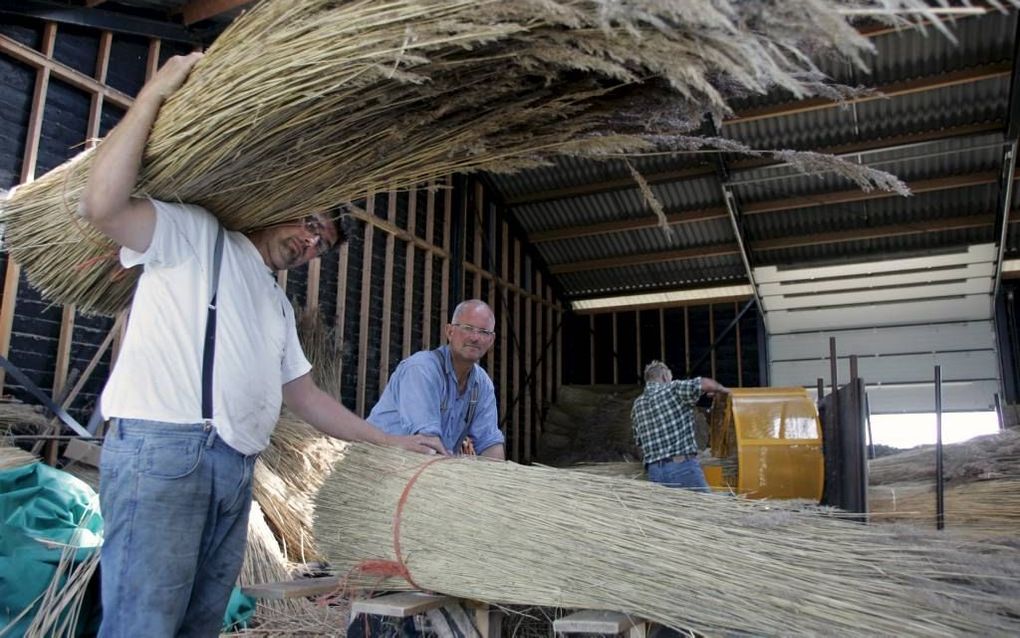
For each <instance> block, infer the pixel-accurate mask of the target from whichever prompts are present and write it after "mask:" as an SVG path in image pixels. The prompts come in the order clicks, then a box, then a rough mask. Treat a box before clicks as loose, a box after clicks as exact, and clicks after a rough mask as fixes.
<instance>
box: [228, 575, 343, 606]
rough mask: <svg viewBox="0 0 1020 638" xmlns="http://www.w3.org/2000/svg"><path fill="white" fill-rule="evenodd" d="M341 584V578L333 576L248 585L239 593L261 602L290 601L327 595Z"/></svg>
mask: <svg viewBox="0 0 1020 638" xmlns="http://www.w3.org/2000/svg"><path fill="white" fill-rule="evenodd" d="M343 583H344V579H343V578H340V577H334V576H330V577H326V578H300V579H298V580H285V581H279V582H272V583H262V584H259V585H248V586H247V587H242V588H241V593H243V594H245V595H246V596H251V597H252V598H258V599H261V600H290V599H294V598H308V597H309V596H322V595H324V594H329V593H331V592H334V591H336V590H337V589H338V588H339V587H340V586H341V585H343Z"/></svg>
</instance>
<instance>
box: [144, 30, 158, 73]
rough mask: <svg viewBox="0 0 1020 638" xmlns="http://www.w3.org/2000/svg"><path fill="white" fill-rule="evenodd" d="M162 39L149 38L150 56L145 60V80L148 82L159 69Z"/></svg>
mask: <svg viewBox="0 0 1020 638" xmlns="http://www.w3.org/2000/svg"><path fill="white" fill-rule="evenodd" d="M160 42H161V41H160V40H159V39H158V38H150V39H149V57H148V59H147V60H146V62H145V81H146V82H148V81H149V80H151V79H152V76H154V75H156V71H158V70H159V49H160V46H161V43H160Z"/></svg>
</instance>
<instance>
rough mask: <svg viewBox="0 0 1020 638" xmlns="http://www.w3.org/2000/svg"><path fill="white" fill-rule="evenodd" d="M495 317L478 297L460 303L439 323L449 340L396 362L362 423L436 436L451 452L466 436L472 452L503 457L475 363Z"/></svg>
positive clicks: (492, 401) (488, 384)
mask: <svg viewBox="0 0 1020 638" xmlns="http://www.w3.org/2000/svg"><path fill="white" fill-rule="evenodd" d="M495 326H496V318H495V316H494V315H493V313H492V309H491V308H489V306H488V304H486V303H485V302H484V301H481V300H478V299H469V300H468V301H464V302H461V303H460V304H459V305H458V306H457V307H456V308H455V309H454V311H453V318H452V319H451V320H450V323H448V324H446V326H445V327H444V332H445V334H446V340H447V342H448V344H449V345H445V346H442V347H440V348H437V349H435V350H423V351H421V352H418V353H415V354H413V355H411V356H410V357H408V358H407V359H404V360H403V361H401V362H400V365H398V366H397V369H396V370H394V371H393V374H392V375H391V376H390V380H389V383H387V384H386V389H385V390H384V391H383V394H382V396H381V397H379V402H378V403H376V404H375V407H374V408H372V412H371V414H369V415H368V422H369V423H372V424H373V425H375V426H377V427H378V428H379V429H381V430H383V431H384V432H387V433H389V434H422V435H425V436H436V437H439V438H440V439H441V440H442V442H443V446H444V447H445V448H446V449H447V450H448V451H450V452H451V453H454V454H456V453H457V452H459V451H460V449H461V445H462V443H463V441H464V440H465V439H466V438H468V437H470V440H471V443H472V445H473V447H474V449H475V451H476V452H477V453H478V454H479V455H481V456H486V457H489V458H493V459H498V460H504V459H505V458H506V455H505V451H504V447H503V443H504V438H503V434H502V432H500V431H499V422H498V419H497V415H496V393H495V390H494V389H493V385H492V379H490V378H489V375H488V374H486V372H485V370H483V369H482V367H481V366H479V365H478V362H479V361H480V360H481V359H482V357H484V356H485V353H487V352H488V351H489V348H491V347H492V343H493V341H494V337H495V335H496V333H495V332H494V330H493V328H495Z"/></svg>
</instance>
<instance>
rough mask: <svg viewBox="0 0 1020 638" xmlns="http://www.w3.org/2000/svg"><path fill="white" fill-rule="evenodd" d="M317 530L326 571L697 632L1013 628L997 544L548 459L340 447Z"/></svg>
mask: <svg viewBox="0 0 1020 638" xmlns="http://www.w3.org/2000/svg"><path fill="white" fill-rule="evenodd" d="M429 463H431V464H429ZM401 502H403V504H402V505H401V504H400V503H401ZM395 521H399V532H398V533H395V530H394V527H395ZM315 529H316V538H317V540H318V541H319V546H320V547H321V548H322V549H323V550H324V551H325V552H326V553H327V555H328V556H329V557H330V559H331V562H332V563H333V565H334V566H335V567H336V568H338V570H339V572H338V573H341V574H349V575H350V576H351V578H352V581H353V580H354V579H355V577H356V576H358V575H359V574H360V575H362V576H363V577H364V578H365V579H366V582H368V583H374V584H375V586H376V587H380V588H386V587H390V586H391V585H393V586H395V585H396V584H398V583H400V582H404V583H405V585H406V581H404V579H402V578H398V577H395V576H391V577H390V578H389V579H388V580H387V581H385V582H383V583H380V582H379V581H378V574H398V573H400V572H401V568H406V570H407V574H408V576H409V577H410V579H411V580H413V582H414V584H416V585H417V586H418V587H421V588H424V589H428V590H432V591H437V592H441V593H445V594H450V595H454V596H461V597H466V598H473V599H479V600H483V601H489V602H493V603H501V604H530V605H540V606H550V607H566V608H590V609H612V610H617V611H621V612H626V613H630V614H634V615H636V616H640V617H643V618H647V619H650V620H653V621H656V622H659V623H661V624H663V625H666V626H669V627H673V628H690V629H693V630H695V631H699V632H703V633H707V634H719V633H736V634H754V635H760V634H818V635H833V634H836V635H847V634H853V635H857V634H871V635H875V634H878V635H883V634H884V635H925V636H935V635H959V634H965V633H969V634H974V635H1016V634H1017V632H1020V586H1018V583H1017V582H1016V574H1017V573H1020V558H1018V557H1017V555H1016V552H1015V550H1012V549H1010V548H1003V547H999V546H994V545H974V544H967V543H964V542H962V541H957V540H954V541H951V540H949V539H946V538H943V537H939V536H936V535H933V534H928V535H923V534H921V533H920V532H917V531H915V530H910V529H908V530H901V529H899V528H896V527H881V528H876V527H868V526H864V525H860V524H857V523H852V522H848V521H842V520H838V519H836V518H832V517H826V516H821V515H818V514H809V513H802V512H795V511H790V510H787V509H776V508H773V507H772V506H771V505H763V504H760V503H755V502H750V501H743V500H740V499H731V498H727V497H722V496H714V495H705V494H696V493H691V492H687V491H685V490H674V489H669V488H664V487H661V486H657V485H654V484H650V483H644V482H640V481H632V480H626V479H614V478H608V477H599V476H593V475H587V474H582V473H579V472H570V471H565V470H557V469H553V468H540V467H525V466H520V465H516V464H513V463H498V462H489V461H485V460H477V459H466V458H443V459H441V460H438V461H436V460H433V458H429V457H422V456H418V455H413V454H409V453H405V452H402V451H400V450H396V449H388V448H378V447H374V446H368V445H356V446H352V449H351V450H349V452H348V454H347V456H346V457H345V458H344V460H343V461H342V462H340V463H339V464H338V465H337V467H336V468H335V470H334V473H333V475H332V476H331V477H330V478H329V479H328V480H327V481H326V483H325V485H324V486H323V488H322V490H320V493H319V496H318V498H317V504H316V528H315ZM395 534H396V536H397V539H398V540H399V548H400V549H399V555H400V558H401V559H402V563H398V562H397V561H396V555H395V550H394V546H395Z"/></svg>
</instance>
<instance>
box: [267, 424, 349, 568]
mask: <svg viewBox="0 0 1020 638" xmlns="http://www.w3.org/2000/svg"><path fill="white" fill-rule="evenodd" d="M270 441H271V442H270V445H269V447H267V448H266V449H265V450H263V452H262V455H261V457H260V458H259V460H258V461H257V462H256V463H255V477H254V484H253V490H252V491H253V494H254V498H255V501H256V502H257V503H258V504H259V505H260V506H261V508H262V511H263V513H264V514H265V517H266V520H267V522H268V523H269V526H270V527H271V528H272V529H273V531H274V533H275V534H276V537H277V538H278V539H279V540H280V543H281V545H282V547H283V550H284V555H285V556H286V557H287V558H288V559H290V560H294V561H300V562H305V561H308V560H314V559H317V558H320V555H319V552H318V550H317V549H316V544H315V538H314V536H313V534H312V515H313V511H314V504H313V498H314V496H315V493H316V492H317V491H318V489H319V486H321V485H322V482H323V481H324V480H326V477H327V476H329V474H330V472H331V471H332V469H333V465H334V463H336V461H337V460H338V459H339V458H340V457H341V456H343V454H344V451H345V450H346V448H347V444H346V443H344V442H343V441H340V440H337V439H334V438H332V437H328V436H326V435H324V434H322V433H320V432H319V431H318V430H316V429H315V428H313V427H312V426H310V425H308V424H307V423H305V422H304V421H302V420H301V419H299V418H297V417H296V416H294V415H293V414H291V413H290V412H287V411H284V413H283V414H281V415H280V420H279V421H277V424H276V429H275V430H274V431H273V435H272V438H271V440H270Z"/></svg>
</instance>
